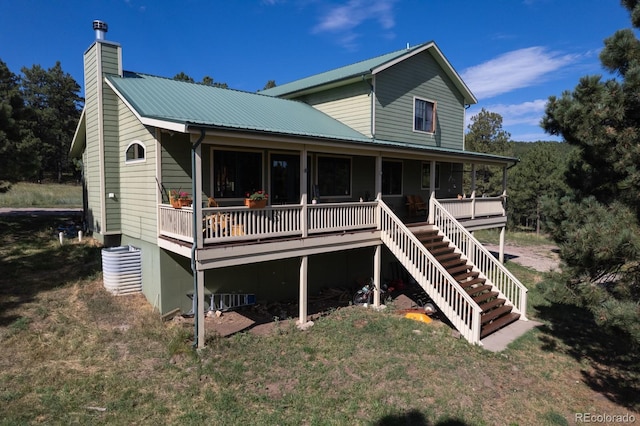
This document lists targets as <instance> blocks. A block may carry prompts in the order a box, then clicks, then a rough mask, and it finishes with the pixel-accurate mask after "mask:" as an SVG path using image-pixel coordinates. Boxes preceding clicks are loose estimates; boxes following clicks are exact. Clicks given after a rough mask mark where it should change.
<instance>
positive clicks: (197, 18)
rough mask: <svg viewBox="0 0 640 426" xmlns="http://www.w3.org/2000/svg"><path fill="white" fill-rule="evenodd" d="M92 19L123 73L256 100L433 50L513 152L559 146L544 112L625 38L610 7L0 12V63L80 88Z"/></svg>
mask: <svg viewBox="0 0 640 426" xmlns="http://www.w3.org/2000/svg"><path fill="white" fill-rule="evenodd" d="M94 19H100V20H103V21H105V22H107V24H108V25H109V31H108V33H107V37H106V38H107V40H111V41H116V42H118V43H120V44H121V45H122V49H123V62H124V69H125V70H130V71H137V72H143V73H148V74H154V75H160V76H166V77H173V76H174V75H176V74H178V73H179V72H180V71H184V72H185V73H187V74H188V75H190V76H191V77H193V78H194V79H195V80H196V81H199V80H201V79H202V77H203V76H205V75H208V76H211V77H213V78H214V80H215V81H219V82H225V83H227V84H228V85H229V86H230V87H231V88H234V89H240V90H246V91H251V92H253V91H256V90H260V89H262V88H263V87H264V85H265V83H266V82H267V81H268V80H275V81H276V83H278V84H283V83H287V82H289V81H292V80H295V79H298V78H302V77H306V76H308V75H312V74H315V73H319V72H322V71H326V70H329V69H332V68H336V67H339V66H343V65H348V64H351V63H354V62H357V61H360V60H363V59H367V58H371V57H374V56H378V55H381V54H384V53H387V52H391V51H394V50H398V49H401V48H403V47H406V45H407V43H408V44H410V45H415V44H419V43H423V42H426V41H432V40H433V41H435V42H436V44H437V45H438V46H439V47H440V49H441V50H442V52H443V53H444V55H445V56H446V57H447V59H448V60H449V62H450V63H451V65H452V66H453V67H454V68H455V69H456V71H457V72H458V73H459V74H460V75H461V76H462V78H463V79H464V81H465V82H466V83H467V85H468V86H469V87H470V89H471V91H472V92H473V93H474V94H475V95H476V97H477V98H478V101H479V102H478V104H477V105H475V106H473V107H471V108H469V110H468V118H470V117H471V116H473V115H474V114H477V113H478V112H479V111H480V109H481V108H485V109H487V110H489V111H493V112H497V113H499V114H500V115H502V117H503V120H504V121H503V128H504V130H506V131H508V132H509V133H510V134H511V137H512V139H513V140H517V141H535V140H557V139H554V138H552V137H551V136H549V135H546V134H545V133H544V132H543V131H542V129H541V128H540V127H539V125H538V123H539V121H540V118H541V117H542V114H543V112H544V104H545V102H546V100H547V99H548V97H549V96H551V95H557V96H559V95H561V93H562V92H563V91H564V90H572V89H573V88H574V87H575V86H576V84H577V83H578V81H579V78H580V77H581V76H584V75H593V74H604V73H605V72H604V70H603V69H602V67H601V65H600V61H599V59H598V53H599V51H600V50H601V49H602V46H603V40H604V39H605V38H607V37H609V36H611V35H612V34H613V33H614V32H615V31H616V30H618V29H621V28H628V27H630V20H629V17H628V13H627V11H626V10H625V9H624V8H623V7H622V6H621V5H620V2H619V1H617V0H580V1H575V0H486V1H471V0H467V1H463V0H438V1H435V0H218V1H200V0H182V1H168V0H108V1H98V0H70V1H55V0H39V1H35V0H17V1H16V0H0V60H2V61H4V62H5V63H6V64H7V65H8V67H9V69H10V70H11V71H13V72H14V73H19V72H20V69H21V68H22V67H23V66H27V67H31V66H32V65H34V64H39V65H41V66H42V67H44V68H49V67H51V66H53V65H55V62H56V61H60V62H61V64H62V68H63V70H64V71H65V72H67V73H69V74H71V76H73V78H75V80H76V81H77V82H78V83H79V84H80V85H81V86H82V85H83V76H82V54H83V52H84V51H85V50H86V48H87V47H89V45H90V44H91V43H92V42H93V40H94V37H95V35H94V32H93V29H92V22H93V20H94ZM605 77H607V78H610V77H611V76H608V75H606V74H605ZM82 95H83V96H84V91H82Z"/></svg>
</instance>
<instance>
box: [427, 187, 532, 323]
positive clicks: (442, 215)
mask: <svg viewBox="0 0 640 426" xmlns="http://www.w3.org/2000/svg"><path fill="white" fill-rule="evenodd" d="M430 212H431V215H430V217H431V220H432V222H433V225H435V226H436V227H437V228H438V229H440V230H441V231H442V232H443V233H444V234H445V236H446V237H447V238H448V239H449V240H450V241H451V242H452V244H454V245H455V246H457V247H458V248H459V249H461V250H463V252H464V247H465V243H468V244H469V247H466V248H467V250H466V251H467V253H466V256H467V258H468V259H469V261H471V262H472V263H473V264H474V265H475V266H476V267H477V268H478V270H479V271H481V272H482V274H483V275H484V276H485V277H486V278H487V280H488V281H489V283H490V284H492V285H494V286H495V287H496V289H497V290H498V291H499V292H501V293H502V294H503V295H504V296H505V297H506V298H507V300H508V302H509V303H511V304H512V305H513V307H514V310H516V311H517V312H518V313H519V314H520V319H522V320H527V317H526V312H527V292H528V289H527V288H526V287H525V286H524V285H523V284H522V283H521V282H520V281H519V280H518V279H517V278H516V277H515V276H514V275H513V274H512V273H511V272H510V271H509V270H508V269H507V268H506V267H505V266H504V265H503V264H502V263H501V262H500V261H499V260H498V259H496V257H495V256H494V255H493V254H491V252H490V251H489V250H487V248H486V247H485V246H483V245H482V244H481V243H480V242H479V241H478V240H477V239H476V238H475V237H474V236H473V235H472V234H471V233H470V232H469V231H467V229H466V228H465V227H464V226H463V225H462V224H460V222H458V220H457V219H456V218H455V217H453V215H452V214H451V213H449V212H448V211H447V209H445V208H444V207H443V206H442V204H440V203H439V202H438V200H437V199H435V198H431V200H430Z"/></svg>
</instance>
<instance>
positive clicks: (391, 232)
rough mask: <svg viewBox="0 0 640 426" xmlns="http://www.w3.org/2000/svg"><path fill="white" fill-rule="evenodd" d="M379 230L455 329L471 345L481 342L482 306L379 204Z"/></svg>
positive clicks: (395, 217)
mask: <svg viewBox="0 0 640 426" xmlns="http://www.w3.org/2000/svg"><path fill="white" fill-rule="evenodd" d="M380 227H381V233H380V234H381V238H382V241H383V242H384V244H385V245H386V246H387V247H388V248H389V250H390V251H391V252H392V253H393V254H394V255H395V256H396V258H397V259H398V260H399V261H400V262H401V263H402V265H403V266H404V267H405V268H406V269H407V271H408V272H409V273H410V274H411V276H413V278H415V280H416V281H417V282H418V283H419V284H420V286H421V287H422V288H423V289H424V290H425V291H426V292H427V294H428V295H429V297H431V299H432V300H433V301H434V302H435V303H436V305H438V307H439V308H440V309H441V310H442V313H443V314H444V315H445V316H446V317H447V318H448V319H449V321H451V323H452V324H453V326H454V327H456V329H457V330H458V331H459V332H460V334H461V335H462V336H464V338H465V339H467V340H468V341H469V342H470V343H472V344H478V343H480V314H481V309H480V306H478V304H477V303H476V302H475V301H474V300H473V299H472V298H471V296H469V295H468V294H467V292H466V291H464V289H463V288H462V287H461V286H460V285H459V284H458V283H457V282H456V281H455V280H454V279H453V277H451V275H450V274H449V273H448V272H447V270H446V269H445V268H444V267H443V266H442V265H441V264H440V262H438V261H437V260H436V258H435V257H433V255H432V254H431V253H430V252H429V250H427V249H426V248H425V246H424V245H423V244H422V243H421V242H420V240H418V238H416V236H415V235H414V234H413V233H412V232H411V231H410V230H409V229H408V228H407V227H406V226H405V225H404V224H403V223H402V221H400V220H399V219H398V217H397V216H396V215H395V214H394V213H393V212H392V211H391V209H389V207H388V206H387V205H386V204H384V202H380Z"/></svg>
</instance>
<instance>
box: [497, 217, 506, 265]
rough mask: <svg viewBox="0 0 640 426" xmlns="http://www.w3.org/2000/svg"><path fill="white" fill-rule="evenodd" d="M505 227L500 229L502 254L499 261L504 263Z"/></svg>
mask: <svg viewBox="0 0 640 426" xmlns="http://www.w3.org/2000/svg"><path fill="white" fill-rule="evenodd" d="M505 229H506V228H505V227H504V226H503V227H502V228H500V252H499V253H498V261H499V262H500V263H504V231H505Z"/></svg>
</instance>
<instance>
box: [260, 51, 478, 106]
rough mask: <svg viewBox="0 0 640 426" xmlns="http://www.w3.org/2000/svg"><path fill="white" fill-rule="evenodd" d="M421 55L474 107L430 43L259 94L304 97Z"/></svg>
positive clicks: (469, 93) (439, 52) (448, 65)
mask: <svg viewBox="0 0 640 426" xmlns="http://www.w3.org/2000/svg"><path fill="white" fill-rule="evenodd" d="M422 52H428V53H429V54H431V56H432V57H433V58H434V59H435V60H436V62H437V63H438V64H439V65H440V67H441V68H442V69H443V70H444V72H445V73H446V74H447V75H448V76H449V77H450V78H451V80H452V81H453V83H454V85H455V86H456V88H457V89H458V90H459V91H460V93H461V94H462V96H463V97H464V100H465V103H467V104H475V103H477V102H478V101H477V99H476V98H475V96H474V95H473V93H471V91H470V90H469V88H468V87H467V85H466V84H465V83H464V82H463V81H462V78H460V75H458V73H457V72H456V71H455V69H454V68H453V67H452V66H451V64H450V63H449V61H448V60H447V59H446V58H445V57H444V55H443V54H442V52H441V51H440V49H439V48H438V46H437V45H436V44H435V43H434V42H433V41H430V42H427V43H422V44H419V45H416V46H414V47H411V48H407V49H402V50H397V51H395V52H391V53H387V54H385V55H381V56H377V57H375V58H371V59H367V60H365V61H361V62H357V63H355V64H351V65H347V66H344V67H340V68H336V69H333V70H330V71H326V72H323V73H320V74H315V75H312V76H309V77H305V78H302V79H300V80H296V81H292V82H290V83H286V84H282V85H280V86H276V87H273V88H271V89H267V90H264V91H262V92H260V93H262V94H265V95H269V96H281V97H296V96H300V95H303V94H307V93H312V92H316V91H321V90H326V89H329V88H332V87H337V86H341V85H346V84H349V83H352V82H354V81H357V80H359V79H362V78H367V77H370V76H373V75H375V74H377V73H379V72H381V71H384V70H386V69H388V68H390V67H392V66H393V65H395V64H397V63H398V62H401V61H404V60H405V59H408V58H410V57H412V56H414V55H417V54H420V53H422Z"/></svg>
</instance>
